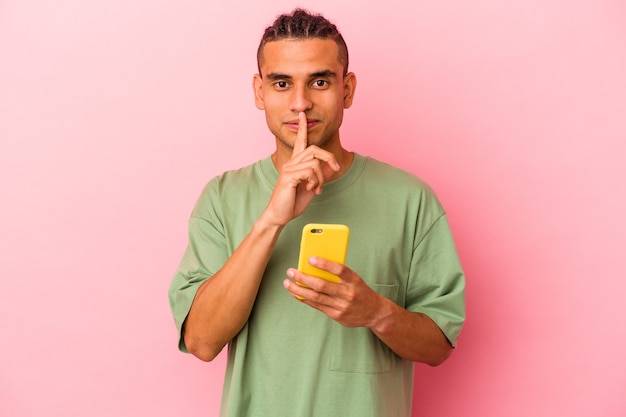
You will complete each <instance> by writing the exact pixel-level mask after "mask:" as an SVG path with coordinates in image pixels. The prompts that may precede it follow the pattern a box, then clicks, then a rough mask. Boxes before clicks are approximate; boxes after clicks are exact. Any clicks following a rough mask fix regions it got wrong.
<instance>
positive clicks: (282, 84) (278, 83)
mask: <svg viewBox="0 0 626 417" xmlns="http://www.w3.org/2000/svg"><path fill="white" fill-rule="evenodd" d="M274 86H275V87H276V88H277V89H279V90H284V89H285V88H287V87H288V86H289V84H287V81H276V82H275V83H274Z"/></svg>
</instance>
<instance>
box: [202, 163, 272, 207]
mask: <svg viewBox="0 0 626 417" xmlns="http://www.w3.org/2000/svg"><path fill="white" fill-rule="evenodd" d="M268 161H269V163H270V164H271V160H270V158H266V159H262V160H260V161H257V162H254V163H252V164H250V165H247V166H244V167H241V168H238V169H233V170H229V171H225V172H223V173H221V174H220V175H217V176H215V177H213V178H211V179H210V180H209V181H208V182H207V183H206V185H205V186H204V188H203V189H202V192H201V193H200V197H199V198H198V201H197V203H196V207H195V209H194V213H198V212H204V211H206V210H207V209H208V207H210V206H215V205H219V204H220V202H224V201H229V200H236V201H241V200H242V199H245V196H246V194H253V195H254V194H255V193H256V192H258V191H259V190H262V189H270V190H271V182H270V181H271V174H267V173H266V171H267V170H268Z"/></svg>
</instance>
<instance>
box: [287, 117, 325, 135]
mask: <svg viewBox="0 0 626 417" xmlns="http://www.w3.org/2000/svg"><path fill="white" fill-rule="evenodd" d="M318 124H319V120H308V121H307V123H306V128H307V130H310V129H312V128H314V127H315V126H317V125H318ZM285 126H287V128H288V129H289V130H292V131H294V132H297V131H298V128H299V126H300V122H299V121H298V120H297V119H296V120H289V121H287V122H285Z"/></svg>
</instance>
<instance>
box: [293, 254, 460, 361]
mask: <svg viewBox="0 0 626 417" xmlns="http://www.w3.org/2000/svg"><path fill="white" fill-rule="evenodd" d="M310 262H311V263H312V264H313V265H314V266H316V267H318V268H320V269H324V270H327V271H329V272H331V273H333V274H335V275H337V276H339V277H340V278H341V280H340V281H339V283H332V282H328V281H325V280H322V279H319V278H316V277H313V276H310V275H304V274H302V273H301V272H299V271H298V270H296V269H289V270H288V271H287V274H288V276H289V278H290V279H292V280H294V281H298V282H300V283H302V284H305V285H307V286H308V287H310V288H305V287H301V286H299V285H295V284H294V283H293V282H292V281H291V280H285V281H284V282H283V285H284V286H285V288H286V289H287V290H289V291H290V292H291V294H292V295H293V296H294V297H296V296H299V297H302V298H304V300H301V302H303V303H305V304H308V305H309V306H311V307H313V308H316V309H318V310H320V311H321V312H323V313H324V314H326V315H327V316H329V317H330V318H332V319H333V320H335V321H337V322H338V323H340V324H342V325H343V326H346V327H368V328H370V329H371V330H372V332H374V334H376V335H377V336H378V337H379V338H380V339H381V340H382V341H383V342H384V343H385V344H386V345H387V346H388V347H389V348H390V349H391V350H393V351H394V352H395V353H396V354H397V355H398V356H400V357H402V358H403V359H406V360H410V361H414V362H422V363H426V364H429V365H431V366H436V365H439V364H441V363H442V362H443V361H445V360H446V359H447V358H448V356H450V354H451V353H452V349H453V348H452V345H451V344H450V342H449V341H448V339H447V338H446V336H445V335H444V334H443V332H442V331H441V330H440V329H439V327H438V326H437V325H436V324H435V322H433V321H432V320H431V319H430V318H429V317H428V316H426V315H425V314H422V313H415V312H410V311H408V310H405V309H404V308H402V307H400V306H398V305H397V304H395V303H394V302H393V301H391V300H389V299H387V298H385V297H383V296H382V295H380V294H378V293H376V292H375V291H374V290H372V289H371V288H369V287H368V286H367V284H366V283H365V282H364V281H363V279H361V277H359V276H358V275H357V274H356V273H355V272H354V271H352V270H350V269H349V268H348V267H346V266H344V265H341V264H337V263H334V262H329V261H326V260H324V259H320V258H311V259H310Z"/></svg>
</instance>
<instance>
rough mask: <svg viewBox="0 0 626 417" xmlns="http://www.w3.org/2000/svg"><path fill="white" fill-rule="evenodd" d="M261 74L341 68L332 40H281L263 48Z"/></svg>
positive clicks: (335, 45) (337, 50)
mask: <svg viewBox="0 0 626 417" xmlns="http://www.w3.org/2000/svg"><path fill="white" fill-rule="evenodd" d="M262 54H263V60H262V62H261V72H262V73H263V74H267V73H276V72H278V73H283V74H292V73H297V72H309V71H319V70H323V69H336V68H337V67H341V66H342V65H341V63H340V62H339V47H338V46H337V44H336V43H335V41H334V40H332V39H281V40H279V41H272V42H268V43H266V44H265V45H264V46H263V51H262Z"/></svg>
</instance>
